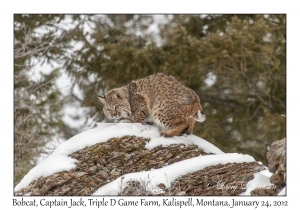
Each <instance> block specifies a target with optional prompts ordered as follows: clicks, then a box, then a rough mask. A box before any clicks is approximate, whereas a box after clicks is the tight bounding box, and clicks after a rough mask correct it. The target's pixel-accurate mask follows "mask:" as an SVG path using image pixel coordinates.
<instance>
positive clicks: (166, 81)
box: [100, 73, 205, 136]
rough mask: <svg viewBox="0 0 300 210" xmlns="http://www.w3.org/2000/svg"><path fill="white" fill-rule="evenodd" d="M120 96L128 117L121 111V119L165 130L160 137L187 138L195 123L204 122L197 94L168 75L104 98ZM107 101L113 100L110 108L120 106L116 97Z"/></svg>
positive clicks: (155, 76) (140, 81) (135, 83)
mask: <svg viewBox="0 0 300 210" xmlns="http://www.w3.org/2000/svg"><path fill="white" fill-rule="evenodd" d="M120 92H123V93H122V95H123V96H124V98H126V99H124V100H125V101H126V100H127V101H128V104H127V106H129V107H127V110H128V109H130V110H131V113H130V114H129V112H128V111H126V112H125V111H123V113H124V114H123V116H122V117H125V118H126V117H127V118H131V120H132V121H134V122H146V121H152V122H154V124H156V125H157V126H159V127H160V128H161V129H167V130H163V131H162V132H161V135H164V136H179V135H182V134H184V133H186V134H191V133H192V132H193V127H194V123H195V120H196V121H200V122H202V121H204V120H205V115H204V113H203V110H202V107H201V105H200V99H199V97H198V96H197V94H196V93H195V92H194V91H193V90H191V89H190V88H188V87H186V86H185V85H184V84H183V83H181V82H180V81H179V80H177V79H176V78H175V77H173V76H172V75H169V74H165V73H157V74H153V75H150V76H148V77H145V78H142V79H137V80H133V81H132V82H131V83H129V84H128V85H127V86H124V87H121V88H116V89H113V90H111V91H109V92H108V93H107V94H105V96H106V95H107V96H106V97H108V95H111V94H112V93H118V95H119V96H120V95H121V93H120ZM125 95H126V97H125ZM110 98H115V100H114V102H113V104H114V107H120V106H121V104H120V99H118V97H117V96H116V97H110ZM100 99H101V98H100ZM102 102H103V100H102ZM104 104H105V102H104ZM124 104H126V103H125V102H124V101H123V103H122V106H126V105H124ZM116 112H118V108H116ZM104 113H105V112H104ZM119 113H120V114H119V115H118V116H120V115H122V114H121V111H120V110H119ZM125 113H126V114H125ZM125 115H126V116H125ZM128 115H131V116H130V117H129V116H128ZM107 116H108V115H107ZM108 117H109V116H108Z"/></svg>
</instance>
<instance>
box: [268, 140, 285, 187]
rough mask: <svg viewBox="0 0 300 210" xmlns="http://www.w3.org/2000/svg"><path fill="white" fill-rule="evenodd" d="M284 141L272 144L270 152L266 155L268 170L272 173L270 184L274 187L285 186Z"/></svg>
mask: <svg viewBox="0 0 300 210" xmlns="http://www.w3.org/2000/svg"><path fill="white" fill-rule="evenodd" d="M285 144H286V140H285V138H284V139H282V140H280V141H275V142H273V143H272V145H271V147H270V150H269V151H268V153H267V158H268V169H269V171H270V172H272V173H274V174H273V175H272V176H271V177H270V182H271V183H273V184H275V185H280V186H285V183H286V179H285V174H286V146H285Z"/></svg>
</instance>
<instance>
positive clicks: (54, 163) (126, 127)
mask: <svg viewBox="0 0 300 210" xmlns="http://www.w3.org/2000/svg"><path fill="white" fill-rule="evenodd" d="M124 135H135V136H139V137H144V138H150V141H149V142H148V143H147V144H146V146H145V147H146V148H147V149H152V148H154V147H156V146H158V145H162V146H168V145H170V144H179V143H183V144H185V145H188V144H195V145H197V146H198V147H199V148H200V149H203V150H204V151H205V152H208V153H209V152H212V153H215V154H216V155H214V156H211V155H210V156H198V157H194V158H191V159H187V160H183V161H180V162H177V163H174V164H171V165H167V166H165V167H163V168H160V169H153V170H151V171H143V172H137V173H130V174H126V175H124V176H122V177H119V178H118V179H116V180H114V181H113V182H111V183H108V184H107V185H105V186H103V187H101V188H99V189H98V190H97V191H96V192H95V193H94V195H117V194H118V192H119V191H120V189H124V187H126V186H125V184H124V185H122V183H126V182H127V181H132V180H138V181H140V180H145V181H148V188H149V189H152V191H153V192H155V190H156V189H157V188H156V185H157V184H158V183H164V184H165V186H167V187H169V186H170V183H171V182H172V181H174V180H175V179H176V178H178V177H179V176H182V175H185V174H187V173H191V172H194V171H197V170H200V169H203V168H205V167H207V166H211V165H216V164H219V163H221V164H226V163H232V162H236V163H240V162H252V161H255V160H254V158H253V157H251V156H249V155H242V154H237V153H227V154H225V153H224V152H222V151H221V150H220V149H219V148H217V147H215V146H214V145H212V144H211V143H209V142H208V141H206V140H204V139H201V138H199V137H197V136H195V135H189V136H180V137H173V138H164V137H160V136H159V130H158V129H157V127H155V126H150V125H142V124H140V123H98V124H97V127H96V128H94V129H90V130H86V131H84V132H82V133H80V134H78V135H76V136H74V137H72V138H71V139H69V140H68V141H65V142H63V143H62V144H60V145H59V146H58V147H57V148H56V150H55V151H54V152H53V153H52V154H51V155H50V156H49V157H48V158H47V159H45V160H44V161H43V162H41V163H40V164H39V165H37V166H35V167H34V168H33V169H32V170H30V171H29V173H28V174H27V175H26V176H25V177H24V178H23V179H22V181H21V182H20V183H19V184H18V185H17V186H16V187H15V190H16V191H18V190H20V189H22V188H24V187H26V186H27V185H28V184H29V183H30V182H31V181H33V180H35V179H38V178H39V177H41V176H44V177H45V176H49V175H51V174H54V173H57V172H60V171H64V170H67V171H68V170H71V169H72V168H75V167H76V165H75V163H76V161H77V160H76V159H73V158H71V157H69V156H68V155H69V154H71V153H72V152H75V151H77V150H80V149H83V148H85V147H88V146H92V145H94V144H96V143H100V142H105V141H107V140H109V139H110V138H113V137H122V136H124ZM178 169H180V170H178ZM271 175H272V174H271V173H270V172H268V171H263V172H260V173H257V174H255V178H254V179H253V180H252V181H250V182H249V183H248V185H247V191H246V192H245V193H243V195H250V191H251V190H252V189H254V188H255V187H259V186H269V185H271V183H270V182H269V177H270V176H271ZM121 179H122V181H121ZM149 180H150V181H149ZM158 192H159V191H158ZM283 193H284V192H283Z"/></svg>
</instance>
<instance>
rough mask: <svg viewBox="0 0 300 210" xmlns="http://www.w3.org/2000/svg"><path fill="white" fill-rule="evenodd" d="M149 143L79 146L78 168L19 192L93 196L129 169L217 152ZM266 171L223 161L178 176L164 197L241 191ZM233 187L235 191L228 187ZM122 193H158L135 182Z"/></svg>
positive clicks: (132, 141) (132, 139)
mask: <svg viewBox="0 0 300 210" xmlns="http://www.w3.org/2000/svg"><path fill="white" fill-rule="evenodd" d="M148 141H149V139H144V138H139V137H135V136H124V137H122V138H112V139H110V140H109V141H107V142H103V143H98V144H95V145H93V146H90V147H86V148H84V149H81V150H78V151H76V152H74V153H72V154H70V157H72V158H75V159H77V160H78V162H77V163H76V164H77V166H76V168H74V169H72V170H70V171H63V172H59V173H55V174H53V175H50V176H48V177H40V178H39V179H38V180H34V181H33V182H31V183H30V184H29V185H28V186H27V187H26V188H24V189H22V190H20V191H18V192H15V195H24V194H27V193H30V194H31V195H67V196H70V195H77V196H78V195H91V194H93V193H94V192H95V191H96V190H97V189H98V188H100V187H101V186H103V185H105V184H107V183H109V182H111V181H113V180H115V179H117V178H118V177H120V176H122V175H124V174H127V173H132V172H139V171H147V170H151V169H152V168H155V169H156V168H161V167H162V166H165V165H170V164H172V163H175V162H178V161H181V160H185V159H189V158H192V157H196V156H199V155H213V154H212V153H210V154H207V153H205V152H204V151H203V150H201V149H199V148H198V147H197V146H196V145H188V146H186V145H184V144H173V145H170V146H168V147H163V146H157V147H155V148H153V149H152V150H148V149H146V148H145V144H146V143H147V142H148ZM263 169H264V166H262V165H260V164H258V163H257V162H251V163H229V164H225V165H221V164H219V165H215V166H210V167H207V168H205V169H203V170H200V171H197V172H194V173H191V174H187V175H185V176H182V177H180V178H178V179H177V180H175V181H174V182H173V183H172V186H171V188H170V189H166V188H165V186H164V185H163V184H159V185H158V187H159V188H161V189H162V190H161V191H162V192H161V193H160V195H239V194H240V193H241V192H243V191H244V190H245V186H246V184H247V182H248V181H249V180H251V179H253V173H255V172H258V171H261V170H263ZM145 181H147V180H145ZM221 184H224V187H223V188H222V186H221ZM230 186H231V189H225V188H226V187H227V188H228V187H230ZM163 191H164V192H163ZM120 195H152V192H148V191H147V190H146V188H145V183H143V182H131V183H129V185H128V186H127V188H125V189H124V190H123V192H121V193H120Z"/></svg>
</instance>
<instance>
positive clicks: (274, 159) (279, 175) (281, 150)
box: [251, 138, 286, 196]
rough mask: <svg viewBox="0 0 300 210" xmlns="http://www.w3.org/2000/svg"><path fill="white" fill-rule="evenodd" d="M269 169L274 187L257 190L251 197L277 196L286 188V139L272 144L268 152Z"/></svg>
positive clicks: (253, 191)
mask: <svg viewBox="0 0 300 210" xmlns="http://www.w3.org/2000/svg"><path fill="white" fill-rule="evenodd" d="M267 159H268V169H269V171H270V172H272V173H273V175H272V176H271V177H270V182H271V183H273V184H274V185H272V186H270V187H267V188H256V189H254V190H252V191H251V195H255V196H256V195H261V196H266V195H277V194H278V193H279V192H280V190H281V189H282V188H283V187H284V186H286V140H285V138H284V139H282V140H279V141H275V142H273V143H272V144H271V147H270V149H269V151H268V152H267Z"/></svg>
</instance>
